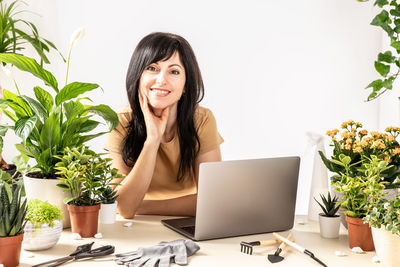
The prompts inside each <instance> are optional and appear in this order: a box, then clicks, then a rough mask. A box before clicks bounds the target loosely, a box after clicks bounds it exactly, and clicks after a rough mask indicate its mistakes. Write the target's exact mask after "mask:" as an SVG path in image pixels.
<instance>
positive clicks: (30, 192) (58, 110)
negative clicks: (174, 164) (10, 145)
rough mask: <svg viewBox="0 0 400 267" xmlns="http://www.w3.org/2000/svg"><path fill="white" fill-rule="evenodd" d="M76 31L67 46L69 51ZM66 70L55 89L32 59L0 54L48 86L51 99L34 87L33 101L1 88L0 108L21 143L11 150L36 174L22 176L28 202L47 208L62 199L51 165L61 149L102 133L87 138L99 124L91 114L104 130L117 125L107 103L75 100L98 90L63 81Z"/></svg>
mask: <svg viewBox="0 0 400 267" xmlns="http://www.w3.org/2000/svg"><path fill="white" fill-rule="evenodd" d="M79 36H82V33H80V32H78V33H77V35H76V38H74V39H73V40H72V42H71V48H72V47H73V45H74V43H75V42H76V40H77V38H78V37H79ZM70 54H71V50H70V53H69V57H68V67H67V76H66V82H65V86H64V87H63V88H61V89H60V88H59V84H58V81H57V80H56V78H55V77H54V76H53V75H52V74H51V73H50V72H49V71H47V70H45V69H44V68H42V67H41V66H40V65H39V64H38V63H37V62H36V61H35V60H34V59H32V58H28V57H24V56H20V55H17V54H0V62H5V63H11V64H13V65H14V66H16V67H17V68H19V69H20V70H22V71H26V72H29V73H31V74H32V75H34V76H36V77H38V78H39V79H41V80H42V81H43V82H44V83H45V85H47V86H48V87H50V88H51V89H52V90H53V91H54V93H55V95H52V94H51V93H50V92H48V91H47V90H45V89H43V88H41V87H40V86H36V87H34V88H33V91H34V95H35V99H34V98H31V97H29V96H26V95H21V94H20V93H19V91H18V94H14V93H12V92H10V91H8V90H3V98H2V99H0V105H2V106H5V108H2V110H3V112H4V114H5V115H7V116H8V117H9V118H10V119H11V120H12V121H14V122H15V124H14V126H12V128H13V130H14V132H15V134H16V135H17V136H19V137H20V138H21V140H22V142H21V143H20V144H17V145H16V147H17V149H18V150H19V152H20V153H21V154H23V155H26V156H27V157H30V158H34V159H35V160H36V163H37V164H36V166H35V168H36V169H37V170H38V171H36V172H29V173H27V174H26V175H25V177H24V184H25V190H26V195H27V198H28V199H34V198H37V199H41V200H48V201H49V202H50V203H52V204H56V205H60V206H62V207H63V208H64V213H66V212H67V210H66V206H65V205H63V199H64V198H65V197H66V196H65V195H64V194H63V192H62V191H61V190H56V189H57V187H56V185H57V184H58V183H59V180H57V174H56V170H55V168H54V167H55V164H56V163H57V162H59V161H60V159H59V158H57V157H55V155H60V154H62V153H63V151H64V148H66V147H69V148H74V147H78V146H80V145H81V144H84V143H85V142H87V141H89V140H91V139H93V138H95V137H98V136H100V135H103V134H105V133H107V131H103V132H99V133H94V134H90V132H91V131H92V130H94V129H96V128H97V126H98V125H99V124H100V122H99V121H97V120H96V119H94V116H95V115H96V116H99V117H101V118H102V119H103V120H104V121H105V123H106V124H107V126H108V131H111V130H112V129H114V128H115V127H116V126H117V124H118V116H117V114H116V113H115V112H114V111H113V110H112V109H111V108H110V107H109V106H107V105H103V104H100V105H88V104H85V103H84V102H83V101H85V100H87V98H78V97H79V96H81V95H82V94H84V93H86V92H89V91H92V90H95V89H97V88H99V85H98V84H95V83H84V82H72V83H68V68H69V61H70ZM0 107H1V106H0ZM63 224H64V227H68V226H69V217H68V216H66V217H65V221H64V222H63Z"/></svg>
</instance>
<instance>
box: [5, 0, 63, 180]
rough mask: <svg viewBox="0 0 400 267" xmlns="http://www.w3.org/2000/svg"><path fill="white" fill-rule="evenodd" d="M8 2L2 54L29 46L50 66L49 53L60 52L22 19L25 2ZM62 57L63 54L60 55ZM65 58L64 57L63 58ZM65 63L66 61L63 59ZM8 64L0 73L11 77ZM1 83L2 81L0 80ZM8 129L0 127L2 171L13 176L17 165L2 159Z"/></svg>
mask: <svg viewBox="0 0 400 267" xmlns="http://www.w3.org/2000/svg"><path fill="white" fill-rule="evenodd" d="M8 2H9V4H7V3H6V1H3V0H0V21H1V23H0V36H1V37H0V53H18V54H21V55H22V54H25V53H24V50H25V48H26V47H27V46H31V47H32V48H34V51H35V52H36V55H37V56H39V58H40V64H41V65H42V64H43V63H46V64H49V63H50V61H49V59H48V57H47V55H46V54H47V53H48V52H50V49H54V50H55V51H58V50H57V48H56V46H55V45H54V44H53V43H52V42H50V41H49V40H47V39H44V38H42V37H41V36H40V34H39V32H38V29H37V27H36V26H35V24H34V23H32V22H31V21H28V20H24V19H23V18H21V17H20V16H21V14H23V13H27V12H29V11H27V10H24V9H21V8H20V6H21V4H26V3H25V2H23V1H20V0H16V1H8ZM59 54H60V56H61V57H62V55H61V53H59ZM62 58H63V57H62ZM63 60H64V61H65V59H64V58H63ZM3 65H6V63H4V62H3V63H2V64H0V73H1V72H3V73H4V74H6V75H10V74H11V71H10V69H8V68H3ZM0 81H1V80H0ZM1 93H2V84H1V82H0V95H1ZM7 129H8V128H7V127H4V126H3V127H0V169H1V170H7V171H11V172H12V173H11V175H12V174H13V173H14V172H15V165H13V164H7V162H6V161H5V160H4V159H3V157H2V148H3V137H4V136H5V133H6V132H7Z"/></svg>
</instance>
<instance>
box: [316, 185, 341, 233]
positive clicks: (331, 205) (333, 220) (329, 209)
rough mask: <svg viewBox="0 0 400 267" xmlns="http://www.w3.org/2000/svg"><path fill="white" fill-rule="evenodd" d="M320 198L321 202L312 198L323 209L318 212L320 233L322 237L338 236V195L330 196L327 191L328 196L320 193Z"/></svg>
mask: <svg viewBox="0 0 400 267" xmlns="http://www.w3.org/2000/svg"><path fill="white" fill-rule="evenodd" d="M320 198H321V201H322V203H321V202H319V201H318V200H317V199H315V198H314V200H315V201H316V202H317V203H318V205H319V206H320V207H321V209H322V211H323V213H320V214H319V229H320V231H321V232H320V234H321V236H322V237H324V238H338V237H339V230H340V216H339V215H337V214H336V213H337V211H338V210H339V208H340V204H338V197H337V196H335V197H333V198H332V196H331V194H330V192H328V197H325V196H324V195H321V194H320Z"/></svg>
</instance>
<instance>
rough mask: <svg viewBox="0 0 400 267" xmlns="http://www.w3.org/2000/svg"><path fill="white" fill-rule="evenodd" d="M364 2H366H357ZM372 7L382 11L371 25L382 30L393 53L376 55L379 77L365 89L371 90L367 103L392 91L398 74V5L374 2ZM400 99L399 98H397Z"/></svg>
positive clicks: (382, 1)
mask: <svg viewBox="0 0 400 267" xmlns="http://www.w3.org/2000/svg"><path fill="white" fill-rule="evenodd" d="M358 1H359V2H366V1H368V0H358ZM374 6H378V7H379V8H381V9H382V10H381V11H380V13H379V14H378V15H376V16H375V17H374V19H373V20H372V21H371V25H373V26H377V27H380V28H382V30H384V31H385V32H386V34H387V36H388V37H389V39H390V46H391V47H392V48H393V49H392V50H393V51H390V50H388V51H385V52H383V53H379V54H378V58H377V60H376V61H375V62H374V66H375V69H376V71H377V72H378V73H379V75H380V76H381V77H380V78H379V79H376V80H374V81H372V82H371V83H370V84H369V85H368V86H367V87H366V89H369V88H371V89H370V90H372V92H371V93H370V94H369V96H368V99H367V101H371V100H374V99H376V98H378V97H379V96H380V95H382V94H383V93H385V92H386V91H387V90H392V88H393V82H394V81H395V80H396V78H397V76H399V74H400V4H398V3H397V1H396V0H392V1H390V2H389V1H387V0H376V1H375V3H374ZM399 99H400V97H399Z"/></svg>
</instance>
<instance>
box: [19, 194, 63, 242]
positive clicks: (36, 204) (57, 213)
mask: <svg viewBox="0 0 400 267" xmlns="http://www.w3.org/2000/svg"><path fill="white" fill-rule="evenodd" d="M62 219H63V214H62V210H61V209H60V207H58V206H56V205H52V204H50V203H48V202H47V201H41V200H39V199H31V200H29V201H28V212H27V214H26V220H27V223H26V225H25V228H24V233H25V235H24V240H23V242H22V247H23V249H25V250H44V249H48V248H51V247H53V246H54V245H55V244H56V243H57V242H58V240H59V239H60V236H61V232H62V222H61V220H62Z"/></svg>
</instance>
